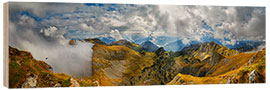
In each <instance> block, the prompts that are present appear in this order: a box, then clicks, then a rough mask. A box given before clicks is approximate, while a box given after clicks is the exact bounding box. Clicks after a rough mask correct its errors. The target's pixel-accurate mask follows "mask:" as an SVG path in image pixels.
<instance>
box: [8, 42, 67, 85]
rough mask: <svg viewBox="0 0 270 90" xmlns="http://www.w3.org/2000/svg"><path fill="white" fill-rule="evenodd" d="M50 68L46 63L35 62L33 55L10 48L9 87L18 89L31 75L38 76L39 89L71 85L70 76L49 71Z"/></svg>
mask: <svg viewBox="0 0 270 90" xmlns="http://www.w3.org/2000/svg"><path fill="white" fill-rule="evenodd" d="M49 67H50V66H49V65H48V64H46V63H45V62H44V61H39V60H35V59H34V58H33V57H32V55H31V53H29V52H25V51H19V50H18V49H15V48H12V47H9V87H10V88H18V87H21V85H22V84H23V83H24V82H25V80H26V78H27V77H29V75H30V74H35V75H37V76H38V79H37V87H53V86H54V85H55V84H57V83H61V84H62V86H63V87H68V86H70V85H71V83H70V78H71V77H70V76H68V75H66V74H56V73H53V72H51V71H49V70H47V69H48V68H49Z"/></svg>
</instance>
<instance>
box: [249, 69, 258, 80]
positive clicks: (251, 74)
mask: <svg viewBox="0 0 270 90" xmlns="http://www.w3.org/2000/svg"><path fill="white" fill-rule="evenodd" d="M256 76H257V72H256V71H255V70H253V71H251V73H250V74H249V75H248V80H249V83H255V78H256Z"/></svg>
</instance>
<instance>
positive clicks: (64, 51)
mask: <svg viewBox="0 0 270 90" xmlns="http://www.w3.org/2000/svg"><path fill="white" fill-rule="evenodd" d="M16 21H18V23H17V22H13V21H10V23H9V45H10V46H12V47H16V48H19V49H21V50H26V51H30V52H31V53H32V55H33V57H34V58H35V59H38V60H44V61H45V62H47V63H48V64H49V65H51V66H52V67H53V70H54V72H57V73H67V74H69V75H71V76H74V77H85V76H89V75H91V74H92V72H91V68H92V67H91V65H92V64H91V60H92V52H93V51H92V46H93V44H91V43H84V42H78V44H77V45H75V46H71V45H67V44H66V43H67V41H68V39H66V38H64V36H63V35H64V34H65V33H66V31H65V30H63V29H59V28H57V27H55V26H50V27H48V28H45V27H44V28H43V29H41V30H40V29H37V24H38V22H36V21H35V20H34V19H33V18H31V17H28V16H25V15H23V16H21V17H20V19H18V20H16ZM46 58H48V60H46Z"/></svg>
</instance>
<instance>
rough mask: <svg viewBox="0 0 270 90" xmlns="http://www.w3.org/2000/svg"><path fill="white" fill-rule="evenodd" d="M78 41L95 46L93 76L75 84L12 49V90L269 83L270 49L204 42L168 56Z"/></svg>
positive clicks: (128, 45)
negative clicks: (268, 59)
mask: <svg viewBox="0 0 270 90" xmlns="http://www.w3.org/2000/svg"><path fill="white" fill-rule="evenodd" d="M77 41H83V42H89V43H93V44H94V46H93V48H92V49H93V53H92V63H91V64H92V75H89V76H88V77H84V78H75V77H72V76H70V75H67V74H59V73H54V72H52V70H53V68H52V67H50V65H48V64H46V63H45V62H43V61H41V60H36V59H34V58H33V57H32V55H31V53H30V52H27V51H20V50H18V49H15V48H13V47H9V48H10V50H9V51H10V54H9V57H10V59H9V62H10V64H9V67H10V70H9V75H10V77H9V78H10V85H9V86H10V87H11V88H17V87H48V86H49V87H54V86H62V87H64V86H126V85H166V84H167V85H180V84H181V85H182V84H225V83H265V72H266V71H265V47H264V48H263V49H261V50H258V51H255V52H243V51H241V50H237V49H230V48H228V47H226V46H223V45H219V44H217V43H215V42H204V43H196V44H190V45H187V46H185V47H176V48H182V49H178V50H175V52H171V51H168V50H166V48H167V49H168V47H158V46H157V45H155V44H154V43H152V42H151V41H146V42H143V43H141V44H136V43H133V42H131V41H128V40H124V39H123V40H119V41H113V42H111V43H110V44H109V43H105V42H103V41H102V40H100V39H97V38H94V39H84V40H70V42H69V43H70V45H77V44H76V42H77ZM181 43H182V42H180V41H178V43H172V47H174V46H173V44H181ZM256 45H257V44H256ZM244 46H245V45H244ZM251 47H252V46H251ZM254 48H255V47H254ZM170 49H172V50H174V49H173V48H170ZM89 70H90V69H89ZM32 81H34V82H35V81H36V83H31V82H32Z"/></svg>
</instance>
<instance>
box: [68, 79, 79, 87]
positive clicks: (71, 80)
mask: <svg viewBox="0 0 270 90" xmlns="http://www.w3.org/2000/svg"><path fill="white" fill-rule="evenodd" d="M70 83H71V85H70V87H80V84H79V83H78V82H77V81H76V80H74V79H73V78H70Z"/></svg>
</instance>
